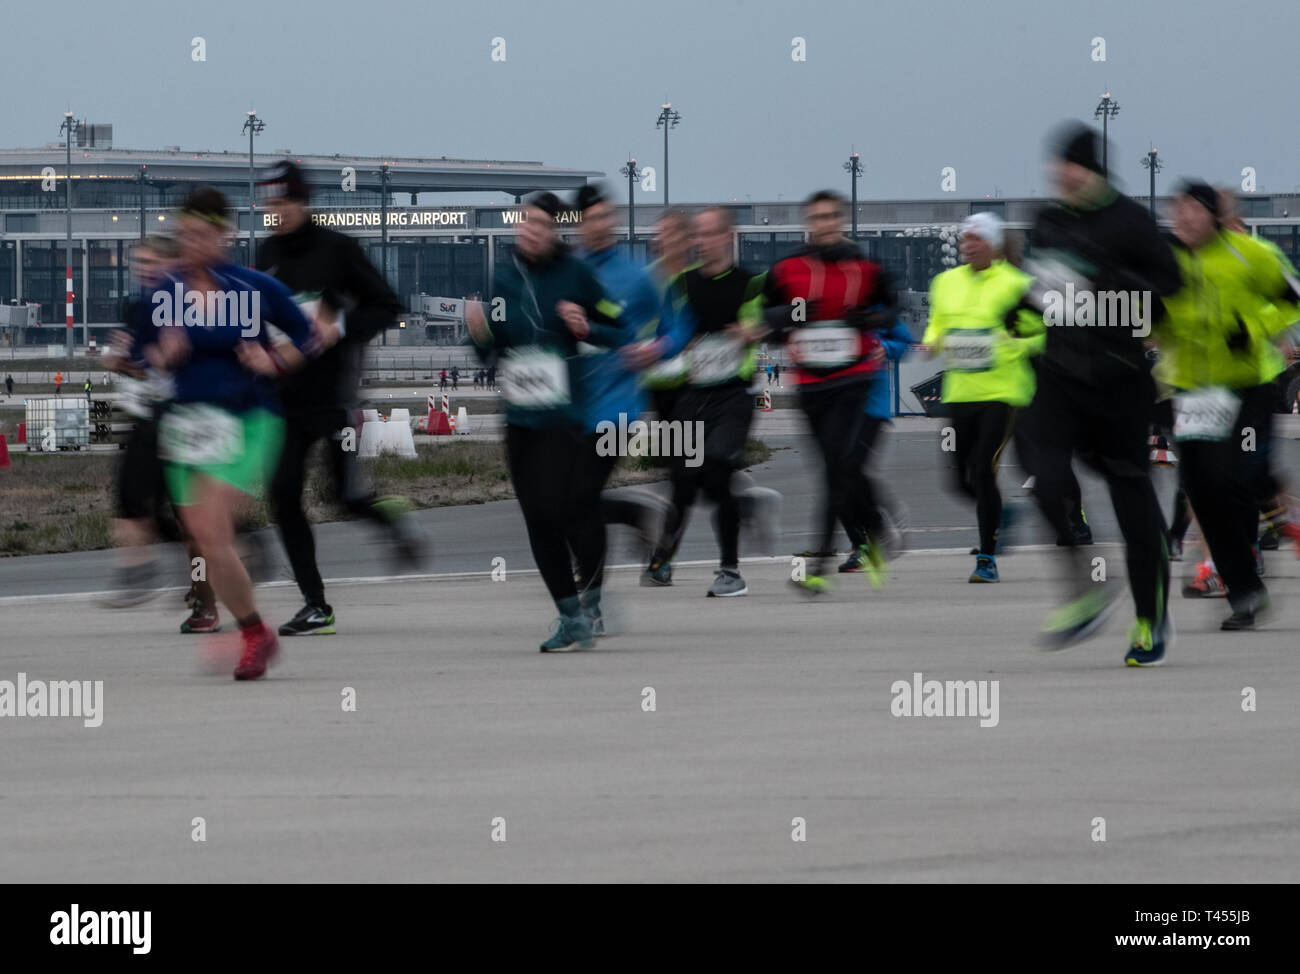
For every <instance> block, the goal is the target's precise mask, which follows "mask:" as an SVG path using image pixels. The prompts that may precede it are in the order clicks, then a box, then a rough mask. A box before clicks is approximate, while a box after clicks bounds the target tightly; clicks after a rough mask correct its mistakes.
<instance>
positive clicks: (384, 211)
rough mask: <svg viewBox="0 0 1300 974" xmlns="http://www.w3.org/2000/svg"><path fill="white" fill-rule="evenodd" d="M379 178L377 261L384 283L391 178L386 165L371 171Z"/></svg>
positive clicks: (386, 261) (386, 271)
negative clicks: (379, 264)
mask: <svg viewBox="0 0 1300 974" xmlns="http://www.w3.org/2000/svg"><path fill="white" fill-rule="evenodd" d="M372 171H373V172H374V174H375V175H376V176H378V177H379V261H380V263H381V264H382V265H383V274H384V281H385V282H387V280H388V185H389V180H390V179H391V178H392V176H391V174H390V173H389V171H388V163H384V164H383V165H382V166H380V167H379V168H378V169H377V170H372Z"/></svg>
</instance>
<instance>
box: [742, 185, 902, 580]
mask: <svg viewBox="0 0 1300 974" xmlns="http://www.w3.org/2000/svg"><path fill="white" fill-rule="evenodd" d="M846 206H847V204H846V202H845V200H844V199H843V197H841V196H840V195H839V194H837V193H834V192H831V191H829V190H822V191H820V192H817V193H814V194H813V195H812V196H810V197H809V198H808V200H807V201H806V202H805V204H804V220H805V224H806V226H807V228H808V246H807V247H806V248H804V249H803V250H801V251H799V252H798V253H796V254H794V255H793V256H790V257H787V258H785V259H784V260H781V261H778V262H777V263H776V265H775V266H773V267H772V269H771V270H770V271H769V272H768V274H767V281H766V285H765V297H766V301H767V304H768V305H769V306H770V307H769V308H768V310H767V312H766V313H765V318H766V321H767V324H768V326H769V327H770V328H771V329H772V330H773V332H774V333H775V336H776V337H777V338H778V339H779V340H783V341H784V342H785V344H786V348H787V350H788V351H789V354H790V360H791V361H792V362H793V363H794V366H795V383H796V384H797V385H798V388H799V401H800V406H801V408H802V409H803V411H804V414H805V415H806V416H807V417H808V421H809V423H810V424H811V426H812V430H813V437H814V439H815V440H816V442H817V447H818V449H819V450H820V452H821V455H822V463H823V468H824V471H823V488H824V496H823V498H822V516H821V519H820V523H819V524H818V525H817V526H818V528H819V529H820V538H819V539H818V540H819V543H817V544H815V545H814V546H813V549H812V550H813V551H815V552H817V555H816V556H815V557H814V558H812V559H811V564H810V565H809V566H808V567H807V568H806V570H805V572H804V573H803V577H798V576H797V575H796V577H795V579H794V581H795V584H797V585H799V586H800V587H801V588H803V589H804V590H805V591H808V592H811V593H818V592H824V591H827V590H828V589H829V588H830V587H831V583H830V579H829V578H828V577H827V575H826V567H827V560H828V555H827V553H828V552H831V551H832V550H833V543H834V542H833V538H834V534H835V520H836V518H838V519H839V521H840V523H841V524H856V525H861V526H862V528H863V529H864V530H865V531H866V534H867V541H866V543H865V545H863V546H862V547H860V548H859V549H858V550H859V552H860V553H861V554H862V556H863V560H864V564H865V566H866V570H867V573H868V576H869V578H870V579H871V584H872V586H873V587H878V586H880V585H882V584H883V583H884V574H885V568H884V566H885V558H884V551H883V548H882V544H881V534H882V530H883V519H882V517H881V514H880V509H879V505H878V504H877V502H876V498H875V494H874V491H873V490H872V486H871V482H870V481H869V480H868V479H867V477H866V475H865V474H864V473H863V471H862V467H861V464H860V463H859V462H858V456H859V454H858V439H859V432H860V430H861V428H862V424H863V421H864V418H865V412H864V410H865V404H866V399H867V393H868V390H869V389H870V386H871V376H872V373H873V372H875V371H877V370H878V369H880V368H881V363H882V361H883V358H884V351H883V349H882V348H881V346H880V340H879V337H878V334H877V333H878V331H880V330H882V329H887V328H889V327H890V326H891V325H892V324H893V323H894V320H895V318H896V317H897V312H896V305H897V298H896V296H895V294H894V290H893V287H892V286H891V285H890V283H889V281H888V279H887V277H886V275H885V273H884V271H883V270H882V269H881V267H880V266H879V265H878V264H876V263H875V262H873V261H870V260H867V259H866V258H865V257H864V256H863V255H862V253H861V251H860V250H859V249H858V247H857V245H856V244H854V243H852V242H851V241H850V240H848V238H846V237H845V236H844V220H845V210H846ZM779 376H780V367H779V366H778V368H777V377H778V385H779V384H780V379H779Z"/></svg>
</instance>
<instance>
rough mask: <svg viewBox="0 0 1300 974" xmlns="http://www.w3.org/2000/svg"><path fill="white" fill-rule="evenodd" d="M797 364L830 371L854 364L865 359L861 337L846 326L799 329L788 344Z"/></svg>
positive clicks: (791, 356) (856, 331)
mask: <svg viewBox="0 0 1300 974" xmlns="http://www.w3.org/2000/svg"><path fill="white" fill-rule="evenodd" d="M786 347H787V349H788V350H789V352H790V358H792V359H793V360H794V361H795V363H796V364H798V365H807V366H810V367H812V368H814V369H831V368H835V367H836V366H848V365H852V364H853V363H854V362H856V361H857V360H858V359H859V358H861V357H862V334H861V332H859V331H858V330H857V329H856V328H849V327H847V326H843V325H838V324H837V325H831V326H829V327H828V326H826V325H823V326H822V327H819V328H800V329H799V330H798V331H796V332H795V333H794V334H792V335H791V336H790V340H789V342H788V343H787V345H786Z"/></svg>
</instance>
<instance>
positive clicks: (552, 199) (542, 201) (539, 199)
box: [525, 191, 564, 220]
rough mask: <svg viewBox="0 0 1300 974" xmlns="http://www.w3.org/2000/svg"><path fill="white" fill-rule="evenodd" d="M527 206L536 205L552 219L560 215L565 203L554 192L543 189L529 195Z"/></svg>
mask: <svg viewBox="0 0 1300 974" xmlns="http://www.w3.org/2000/svg"><path fill="white" fill-rule="evenodd" d="M525 205H526V206H535V207H537V208H538V209H539V210H541V211H542V212H543V213H545V214H546V215H547V216H549V217H550V218H551V219H552V220H554V219H555V218H556V217H557V216H559V214H560V211H561V210H562V209H564V204H563V203H561V202H560V198H559V197H558V196H556V195H555V194H554V193H551V192H547V191H543V192H540V193H536V194H534V195H532V196H530V197H528V199H527V201H526V202H525Z"/></svg>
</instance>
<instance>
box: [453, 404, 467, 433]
mask: <svg viewBox="0 0 1300 974" xmlns="http://www.w3.org/2000/svg"><path fill="white" fill-rule="evenodd" d="M468 432H469V410H468V409H466V408H465V407H464V406H461V407H460V408H459V409H457V410H456V433H457V434H458V435H459V434H463V433H468Z"/></svg>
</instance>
